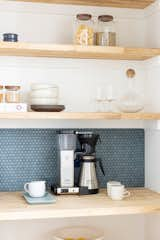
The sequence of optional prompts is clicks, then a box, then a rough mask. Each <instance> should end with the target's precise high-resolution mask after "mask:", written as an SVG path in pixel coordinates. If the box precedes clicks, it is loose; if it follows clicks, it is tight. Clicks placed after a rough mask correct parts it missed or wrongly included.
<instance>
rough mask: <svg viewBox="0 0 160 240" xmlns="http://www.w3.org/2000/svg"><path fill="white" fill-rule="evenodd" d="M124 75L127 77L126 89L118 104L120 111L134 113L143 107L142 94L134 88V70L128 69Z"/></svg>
mask: <svg viewBox="0 0 160 240" xmlns="http://www.w3.org/2000/svg"><path fill="white" fill-rule="evenodd" d="M126 75H127V77H128V89H127V91H126V93H125V94H124V95H123V96H122V97H121V98H120V100H119V101H118V106H119V108H120V110H121V111H122V112H126V113H136V112H139V111H141V110H143V108H144V100H143V96H142V95H141V94H139V93H138V92H137V90H136V88H135V75H136V72H135V70H134V69H128V70H127V72H126Z"/></svg>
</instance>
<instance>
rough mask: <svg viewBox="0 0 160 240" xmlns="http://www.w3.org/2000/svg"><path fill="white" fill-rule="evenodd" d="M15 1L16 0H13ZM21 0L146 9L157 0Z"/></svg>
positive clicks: (26, 0) (24, 0) (21, 0)
mask: <svg viewBox="0 0 160 240" xmlns="http://www.w3.org/2000/svg"><path fill="white" fill-rule="evenodd" d="M12 1H15V0H12ZM16 1H19V2H34V3H52V4H53V3H56V4H73V5H87V6H100V7H118V8H138V9H144V8H145V7H147V6H149V5H150V4H151V3H153V2H155V0H16Z"/></svg>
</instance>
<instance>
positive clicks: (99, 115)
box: [0, 112, 160, 120]
mask: <svg viewBox="0 0 160 240" xmlns="http://www.w3.org/2000/svg"><path fill="white" fill-rule="evenodd" d="M0 119H6V120H7V119H10V120H13V119H21V120H30V119H33V120H34V119H43V120H160V113H106V112H104V113H103V112H93V113H92V112H60V113H54V112H26V113H0Z"/></svg>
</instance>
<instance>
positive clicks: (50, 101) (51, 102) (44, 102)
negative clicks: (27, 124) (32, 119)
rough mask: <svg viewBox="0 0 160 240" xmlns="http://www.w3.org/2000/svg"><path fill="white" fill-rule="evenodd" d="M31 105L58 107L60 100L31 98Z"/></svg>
mask: <svg viewBox="0 0 160 240" xmlns="http://www.w3.org/2000/svg"><path fill="white" fill-rule="evenodd" d="M30 104H31V105H57V104H58V98H30Z"/></svg>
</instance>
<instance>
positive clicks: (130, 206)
mask: <svg viewBox="0 0 160 240" xmlns="http://www.w3.org/2000/svg"><path fill="white" fill-rule="evenodd" d="M130 191H131V196H130V197H129V198H126V199H124V200H123V201H112V200H111V199H109V198H108V197H107V195H106V190H102V191H101V192H100V193H99V194H97V195H94V196H93V195H88V196H58V197H57V202H56V204H49V205H28V204H27V203H26V201H25V200H24V198H23V196H22V193H20V192H1V193H0V221H9V220H25V219H28V220H31V219H49V218H70V217H89V216H107V215H124V214H144V213H152V212H159V211H160V194H158V193H155V192H152V191H150V190H147V189H143V188H138V189H130Z"/></svg>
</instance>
